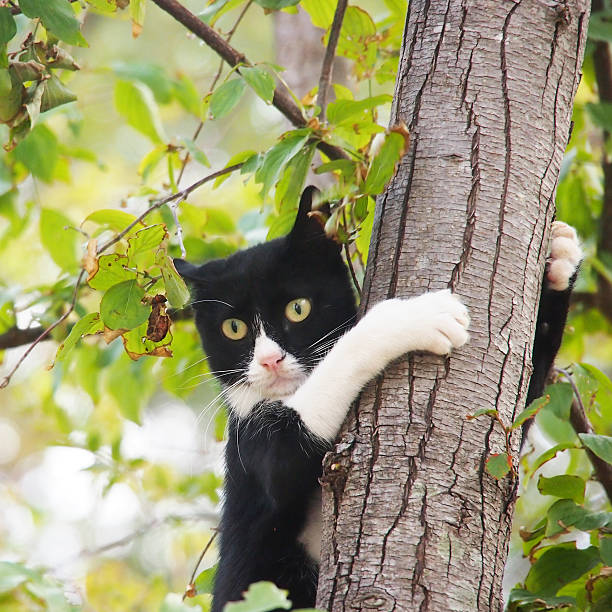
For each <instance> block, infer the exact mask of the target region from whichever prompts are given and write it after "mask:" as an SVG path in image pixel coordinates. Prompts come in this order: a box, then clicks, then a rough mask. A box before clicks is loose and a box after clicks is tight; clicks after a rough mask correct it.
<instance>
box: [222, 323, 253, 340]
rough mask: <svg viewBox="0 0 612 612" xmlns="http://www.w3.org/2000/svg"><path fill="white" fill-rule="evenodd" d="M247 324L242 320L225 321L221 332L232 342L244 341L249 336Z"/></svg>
mask: <svg viewBox="0 0 612 612" xmlns="http://www.w3.org/2000/svg"><path fill="white" fill-rule="evenodd" d="M247 329H248V328H247V324H246V323H245V322H244V321H241V320H240V319H225V321H223V323H222V324H221V331H222V332H223V334H224V335H225V336H227V337H228V338H229V339H230V340H242V339H243V338H244V337H245V336H246V335H247Z"/></svg>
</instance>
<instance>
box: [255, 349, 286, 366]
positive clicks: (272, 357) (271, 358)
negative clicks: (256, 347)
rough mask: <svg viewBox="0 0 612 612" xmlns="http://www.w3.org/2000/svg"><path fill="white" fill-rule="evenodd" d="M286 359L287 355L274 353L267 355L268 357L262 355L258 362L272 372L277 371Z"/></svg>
mask: <svg viewBox="0 0 612 612" xmlns="http://www.w3.org/2000/svg"><path fill="white" fill-rule="evenodd" d="M284 358H285V355H283V354H282V353H281V352H279V351H274V352H273V353H267V354H266V355H260V356H259V359H258V361H259V363H260V365H262V366H263V367H264V368H267V369H270V370H277V369H278V368H279V366H280V364H281V361H282V360H283V359H284Z"/></svg>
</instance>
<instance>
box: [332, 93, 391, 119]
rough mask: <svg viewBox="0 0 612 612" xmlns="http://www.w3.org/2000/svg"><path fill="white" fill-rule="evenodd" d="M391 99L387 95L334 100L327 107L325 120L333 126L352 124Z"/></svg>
mask: <svg viewBox="0 0 612 612" xmlns="http://www.w3.org/2000/svg"><path fill="white" fill-rule="evenodd" d="M391 100H393V98H392V97H391V96H390V95H389V94H381V95H379V96H374V97H371V98H364V99H363V100H347V99H342V100H336V101H335V102H332V103H330V104H329V105H328V107H327V120H328V121H329V122H330V123H333V124H334V125H342V124H347V123H354V122H356V121H358V120H362V119H364V118H365V117H366V115H367V113H368V111H371V110H372V109H373V108H376V107H377V106H380V105H381V104H387V103H388V102H391Z"/></svg>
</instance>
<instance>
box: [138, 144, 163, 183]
mask: <svg viewBox="0 0 612 612" xmlns="http://www.w3.org/2000/svg"><path fill="white" fill-rule="evenodd" d="M167 153H168V147H167V146H166V145H165V144H159V145H157V146H156V147H155V148H154V149H152V150H151V151H149V152H148V153H147V154H146V155H145V156H144V157H143V158H142V159H141V160H140V164H139V165H138V174H140V176H142V180H143V181H144V182H146V181H147V180H148V178H149V176H151V173H152V172H153V170H155V168H157V166H158V165H159V163H160V162H161V161H162V159H164V157H166V154H167Z"/></svg>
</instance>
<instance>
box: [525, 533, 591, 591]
mask: <svg viewBox="0 0 612 612" xmlns="http://www.w3.org/2000/svg"><path fill="white" fill-rule="evenodd" d="M598 563H600V558H599V551H598V549H597V548H596V547H595V546H590V547H589V548H585V549H583V550H576V548H575V543H574V542H568V543H566V544H561V545H557V546H554V547H551V548H549V549H547V550H546V551H544V553H543V554H542V555H541V556H540V557H539V558H538V559H537V561H536V562H535V563H534V564H533V566H532V567H531V569H530V570H529V574H528V575H527V579H526V580H525V585H526V586H527V588H528V589H529V591H531V592H532V593H538V594H542V595H544V596H549V595H555V594H556V593H557V591H559V589H560V588H561V587H562V586H563V585H565V584H567V583H568V582H572V581H573V580H576V579H577V578H580V576H582V575H583V574H584V573H586V572H588V571H589V570H590V569H592V568H594V567H595V566H596V565H597V564H598Z"/></svg>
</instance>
